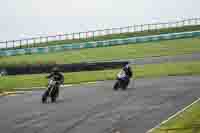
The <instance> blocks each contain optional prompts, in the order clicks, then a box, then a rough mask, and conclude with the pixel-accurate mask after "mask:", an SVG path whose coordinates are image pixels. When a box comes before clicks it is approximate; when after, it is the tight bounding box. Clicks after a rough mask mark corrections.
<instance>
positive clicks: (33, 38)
mask: <svg viewBox="0 0 200 133" xmlns="http://www.w3.org/2000/svg"><path fill="white" fill-rule="evenodd" d="M35 44H36V43H35V38H33V47H35Z"/></svg>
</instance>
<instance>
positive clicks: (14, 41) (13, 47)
mask: <svg viewBox="0 0 200 133" xmlns="http://www.w3.org/2000/svg"><path fill="white" fill-rule="evenodd" d="M13 48H15V40H13Z"/></svg>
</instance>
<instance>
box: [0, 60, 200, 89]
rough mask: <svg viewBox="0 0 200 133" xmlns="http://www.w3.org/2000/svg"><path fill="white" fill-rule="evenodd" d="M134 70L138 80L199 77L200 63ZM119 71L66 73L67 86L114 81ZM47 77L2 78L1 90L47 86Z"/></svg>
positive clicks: (142, 67)
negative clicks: (180, 76) (187, 76)
mask: <svg viewBox="0 0 200 133" xmlns="http://www.w3.org/2000/svg"><path fill="white" fill-rule="evenodd" d="M132 68H133V69H134V73H135V77H136V78H144V77H160V76H173V75H193V74H197V75H199V74H200V69H199V68H200V61H196V62H195V61H192V62H181V63H164V64H148V65H142V66H140V65H139V66H132ZM118 71H119V69H113V70H104V71H84V72H73V73H65V74H64V76H65V84H75V83H81V82H88V81H97V80H113V79H115V78H116V74H117V72H118ZM45 76H46V74H35V75H18V76H6V77H0V83H1V84H0V90H1V91H5V90H9V91H12V90H13V89H14V88H30V87H39V86H45V85H46V84H47V79H45Z"/></svg>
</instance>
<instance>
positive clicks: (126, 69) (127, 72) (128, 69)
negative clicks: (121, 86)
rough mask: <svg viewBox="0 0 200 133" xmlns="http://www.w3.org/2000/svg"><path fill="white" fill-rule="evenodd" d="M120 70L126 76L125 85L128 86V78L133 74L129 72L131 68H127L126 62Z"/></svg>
mask: <svg viewBox="0 0 200 133" xmlns="http://www.w3.org/2000/svg"><path fill="white" fill-rule="evenodd" d="M122 70H123V71H124V73H125V75H126V78H127V79H126V80H125V81H126V82H127V84H129V82H130V78H131V77H132V75H133V72H132V70H131V67H130V66H129V62H127V63H126V64H125V65H124V67H123V68H122Z"/></svg>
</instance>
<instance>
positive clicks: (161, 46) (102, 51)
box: [0, 38, 200, 67]
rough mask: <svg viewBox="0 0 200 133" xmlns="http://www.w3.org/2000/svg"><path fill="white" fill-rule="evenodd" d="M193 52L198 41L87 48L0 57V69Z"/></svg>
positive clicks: (191, 39)
mask: <svg viewBox="0 0 200 133" xmlns="http://www.w3.org/2000/svg"><path fill="white" fill-rule="evenodd" d="M193 52H200V38H190V39H178V40H168V41H158V42H148V43H140V44H129V45H123V46H113V47H103V48H90V49H81V50H73V51H64V52H56V53H47V54H33V55H20V56H10V57H0V67H3V66H17V65H28V64H55V63H57V64H68V63H78V62H87V61H102V60H114V59H133V58H143V57H152V56H172V55H180V54H189V53H193Z"/></svg>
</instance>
